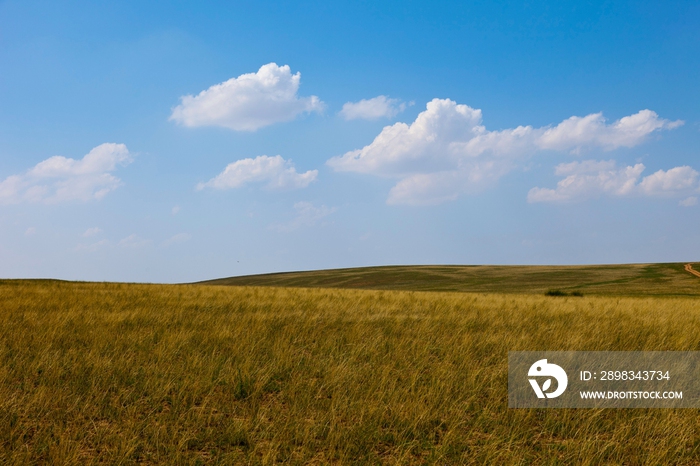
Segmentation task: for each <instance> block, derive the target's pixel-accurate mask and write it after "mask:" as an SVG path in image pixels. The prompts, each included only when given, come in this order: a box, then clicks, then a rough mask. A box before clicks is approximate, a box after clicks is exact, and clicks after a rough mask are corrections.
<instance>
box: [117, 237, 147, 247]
mask: <svg viewBox="0 0 700 466" xmlns="http://www.w3.org/2000/svg"><path fill="white" fill-rule="evenodd" d="M148 244H150V241H149V240H147V239H143V238H140V237H139V236H137V235H129V236H127V237H126V238H122V239H121V240H120V241H119V243H117V246H119V247H121V248H141V247H144V246H147V245H148Z"/></svg>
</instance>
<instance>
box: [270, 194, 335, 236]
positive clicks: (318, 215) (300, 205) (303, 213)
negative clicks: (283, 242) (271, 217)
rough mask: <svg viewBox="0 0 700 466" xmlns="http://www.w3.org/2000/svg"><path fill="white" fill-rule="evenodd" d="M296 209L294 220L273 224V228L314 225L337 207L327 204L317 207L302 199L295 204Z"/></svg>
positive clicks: (288, 228)
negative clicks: (327, 205)
mask: <svg viewBox="0 0 700 466" xmlns="http://www.w3.org/2000/svg"><path fill="white" fill-rule="evenodd" d="M294 210H295V212H296V217H294V219H293V220H291V221H290V222H288V223H285V224H281V225H273V226H272V227H271V228H272V229H274V230H277V231H293V230H297V229H299V228H302V227H310V226H314V225H316V223H318V221H319V220H321V219H322V218H324V217H327V216H329V215H330V214H332V213H333V212H335V211H336V210H337V209H336V208H335V207H326V206H325V205H321V206H319V207H316V206H315V205H313V204H312V203H311V202H305V201H302V202H297V203H296V204H294Z"/></svg>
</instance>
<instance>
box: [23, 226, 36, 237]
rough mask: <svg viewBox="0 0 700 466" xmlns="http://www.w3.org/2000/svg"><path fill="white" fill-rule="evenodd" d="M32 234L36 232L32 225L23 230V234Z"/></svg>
mask: <svg viewBox="0 0 700 466" xmlns="http://www.w3.org/2000/svg"><path fill="white" fill-rule="evenodd" d="M34 234H36V228H34V227H29V228H27V229H26V230H25V232H24V236H32V235H34Z"/></svg>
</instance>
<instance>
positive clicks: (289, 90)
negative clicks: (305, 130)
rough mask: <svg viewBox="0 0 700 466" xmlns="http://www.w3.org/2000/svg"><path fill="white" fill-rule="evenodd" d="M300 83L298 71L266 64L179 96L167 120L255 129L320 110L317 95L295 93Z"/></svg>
mask: <svg viewBox="0 0 700 466" xmlns="http://www.w3.org/2000/svg"><path fill="white" fill-rule="evenodd" d="M300 82H301V74H300V73H298V72H297V73H296V74H292V73H291V70H290V68H289V66H288V65H284V66H277V64H275V63H269V64H267V65H264V66H262V67H261V68H260V69H259V70H258V72H257V73H247V74H242V75H240V76H238V77H237V78H231V79H229V80H228V81H225V82H223V83H221V84H216V85H214V86H211V87H210V88H209V89H206V90H204V91H202V92H200V93H199V94H198V95H196V96H192V95H186V96H184V97H181V98H180V101H181V103H180V105H178V106H177V107H175V108H174V109H173V112H172V114H171V115H170V120H172V121H175V122H177V123H179V124H181V125H183V126H189V127H195V126H222V127H225V128H229V129H232V130H235V131H255V130H257V129H259V128H262V127H265V126H269V125H271V124H273V123H279V122H283V121H290V120H293V119H294V118H296V117H297V115H299V114H301V113H307V112H320V111H322V110H323V108H324V105H323V102H321V101H320V100H319V98H318V97H316V96H310V97H299V96H298V95H297V91H298V90H299V84H300Z"/></svg>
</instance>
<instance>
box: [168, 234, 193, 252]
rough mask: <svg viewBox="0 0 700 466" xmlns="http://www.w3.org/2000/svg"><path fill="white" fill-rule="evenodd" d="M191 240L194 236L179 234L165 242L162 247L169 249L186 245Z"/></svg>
mask: <svg viewBox="0 0 700 466" xmlns="http://www.w3.org/2000/svg"><path fill="white" fill-rule="evenodd" d="M190 238H192V235H190V234H189V233H178V234H177V235H173V236H171V237H170V238H168V239H166V240H165V241H163V244H162V245H161V246H163V247H164V248H167V247H168V246H172V245H174V244H180V243H184V242H185V241H188V240H189V239H190Z"/></svg>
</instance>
